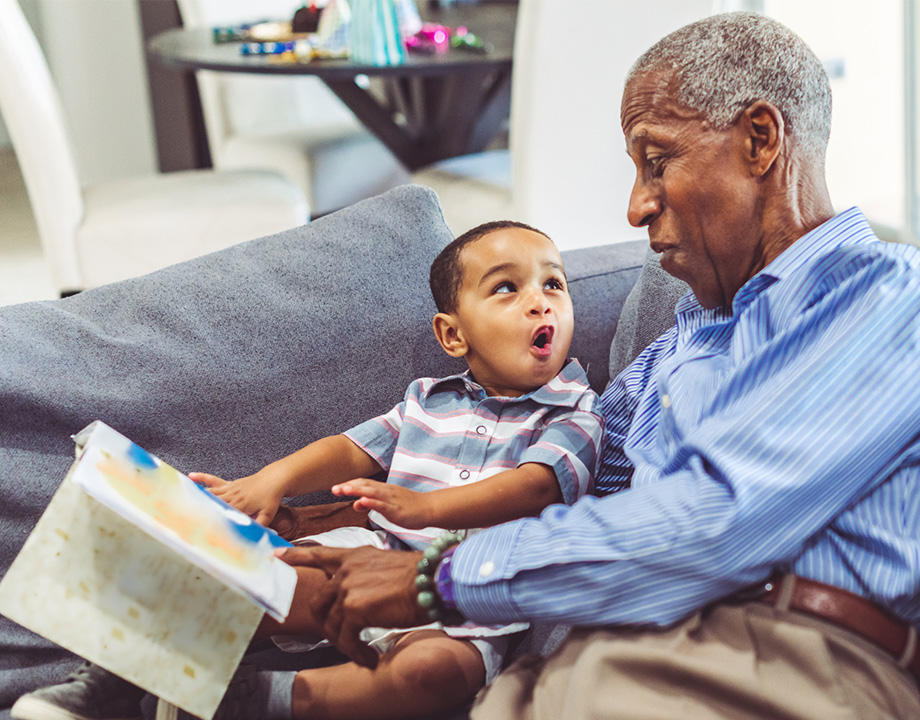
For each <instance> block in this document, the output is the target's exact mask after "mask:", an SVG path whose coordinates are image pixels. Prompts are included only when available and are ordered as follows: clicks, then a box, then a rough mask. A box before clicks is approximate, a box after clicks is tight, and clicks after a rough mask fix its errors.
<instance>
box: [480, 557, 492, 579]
mask: <svg viewBox="0 0 920 720" xmlns="http://www.w3.org/2000/svg"><path fill="white" fill-rule="evenodd" d="M494 572H495V563H494V562H492V561H491V560H486V562H484V563H483V564H482V565H480V566H479V577H484V578H485V577H489V575H491V574H492V573H494Z"/></svg>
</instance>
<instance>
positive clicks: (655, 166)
mask: <svg viewBox="0 0 920 720" xmlns="http://www.w3.org/2000/svg"><path fill="white" fill-rule="evenodd" d="M645 162H646V164H647V165H648V168H649V170H650V171H651V174H652V177H661V174H662V173H663V172H664V157H663V156H661V155H656V156H655V157H650V158H647V159H646V161H645Z"/></svg>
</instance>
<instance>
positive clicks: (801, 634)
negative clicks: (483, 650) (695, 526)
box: [471, 602, 920, 720]
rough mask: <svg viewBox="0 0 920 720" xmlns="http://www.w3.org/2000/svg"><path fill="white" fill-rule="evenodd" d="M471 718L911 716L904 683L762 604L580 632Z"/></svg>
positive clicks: (887, 666)
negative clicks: (673, 622) (665, 622)
mask: <svg viewBox="0 0 920 720" xmlns="http://www.w3.org/2000/svg"><path fill="white" fill-rule="evenodd" d="M471 718H472V719H473V720H511V719H512V718H514V719H521V720H575V719H578V720H588V719H592V720H593V719H597V720H615V719H617V718H623V719H624V720H625V719H627V718H628V719H629V720H651V719H652V718H655V719H656V720H697V719H698V718H707V719H708V720H712V719H715V718H725V719H730V720H746V719H748V718H762V719H763V720H793V719H794V720H824V719H827V720H831V719H833V720H838V719H840V720H843V719H846V720H873V719H874V718H898V719H899V720H920V692H918V688H917V684H916V682H915V681H914V679H913V677H912V676H911V675H909V674H908V673H907V672H906V671H904V670H901V669H900V668H899V667H898V666H897V665H896V663H895V661H894V660H893V659H892V658H890V657H889V656H888V655H887V654H886V653H885V652H884V651H882V650H879V649H877V648H876V647H875V646H874V645H872V644H870V643H868V642H866V641H863V640H862V639H861V638H859V637H856V636H855V635H853V634H852V633H849V632H847V631H845V630H842V629H840V628H837V627H836V626H833V625H830V624H828V623H825V622H823V621H820V620H814V619H812V618H809V617H807V616H804V615H801V614H798V613H791V612H786V611H781V610H777V609H775V608H773V607H771V606H768V605H765V604H763V603H757V602H751V603H744V604H737V605H733V604H720V605H716V606H714V607H713V608H710V609H708V610H706V611H703V612H700V613H697V614H695V615H693V616H692V617H690V618H689V619H688V620H686V621H684V622H682V623H680V624H679V625H677V626H675V627H672V628H669V629H667V630H663V631H659V630H629V629H581V630H576V631H574V632H573V633H572V634H571V635H570V636H569V638H568V639H567V640H566V641H565V642H564V643H563V645H562V646H561V647H560V648H559V649H558V650H557V651H556V653H555V654H553V655H552V656H550V657H549V658H547V659H545V660H544V659H541V658H537V657H525V658H522V659H521V660H519V661H518V662H516V663H515V664H513V665H512V666H511V667H510V668H508V669H507V670H506V671H505V672H503V673H502V674H501V675H500V676H499V677H498V679H496V681H495V682H494V683H493V684H492V685H491V686H490V687H489V688H488V689H487V690H486V691H485V692H484V693H483V694H482V696H481V697H480V698H479V699H478V701H477V702H476V704H475V706H474V707H473V711H472V714H471Z"/></svg>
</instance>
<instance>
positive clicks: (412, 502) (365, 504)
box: [332, 478, 438, 530]
mask: <svg viewBox="0 0 920 720" xmlns="http://www.w3.org/2000/svg"><path fill="white" fill-rule="evenodd" d="M332 494H333V495H339V496H350V497H357V498H358V499H357V500H355V502H354V508H355V510H361V511H364V512H368V511H369V510H376V511H377V512H379V513H380V514H381V515H383V516H384V517H385V518H386V519H387V520H389V521H390V522H394V523H396V524H397V525H402V526H403V527H404V528H410V529H412V530H420V529H421V528H426V527H429V526H437V525H438V523H437V518H435V517H434V513H435V507H434V505H435V502H434V501H435V495H436V494H437V493H436V492H427V493H424V492H416V491H415V490H409V489H408V488H404V487H400V486H399V485H391V484H390V483H385V482H378V481H376V480H369V479H367V478H358V479H356V480H349V481H348V482H345V483H341V484H340V485H333V486H332Z"/></svg>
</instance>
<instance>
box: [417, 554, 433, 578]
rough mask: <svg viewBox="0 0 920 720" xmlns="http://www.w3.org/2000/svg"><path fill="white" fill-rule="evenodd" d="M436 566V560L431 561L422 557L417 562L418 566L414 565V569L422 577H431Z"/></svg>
mask: <svg viewBox="0 0 920 720" xmlns="http://www.w3.org/2000/svg"><path fill="white" fill-rule="evenodd" d="M437 564H438V561H437V558H435V559H434V560H432V559H430V558H427V557H423V558H422V559H421V560H419V561H418V565H416V568H417V569H418V571H419V573H420V574H422V575H432V574H434V569H435V567H436V566H437Z"/></svg>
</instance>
